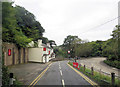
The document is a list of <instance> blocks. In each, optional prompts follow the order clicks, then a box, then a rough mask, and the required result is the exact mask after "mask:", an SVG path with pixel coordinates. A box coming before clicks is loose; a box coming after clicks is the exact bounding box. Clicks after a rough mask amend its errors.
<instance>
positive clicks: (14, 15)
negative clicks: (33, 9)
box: [2, 2, 48, 47]
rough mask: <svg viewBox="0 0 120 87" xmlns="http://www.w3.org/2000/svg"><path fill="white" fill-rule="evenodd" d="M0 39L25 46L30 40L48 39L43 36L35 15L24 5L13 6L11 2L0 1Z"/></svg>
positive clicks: (44, 40)
mask: <svg viewBox="0 0 120 87" xmlns="http://www.w3.org/2000/svg"><path fill="white" fill-rule="evenodd" d="M2 4H3V5H2V33H3V34H2V40H3V41H4V42H11V43H15V44H17V45H18V46H19V47H26V46H27V44H28V43H30V42H31V41H32V40H33V41H37V40H38V39H42V40H43V42H44V43H46V42H48V39H47V38H45V37H43V33H44V31H45V30H44V29H43V27H42V26H41V24H40V23H39V22H38V21H36V19H35V16H34V15H33V14H32V13H30V12H29V11H27V10H26V9H25V8H24V7H20V6H15V7H13V6H12V4H13V3H9V2H3V3H2Z"/></svg>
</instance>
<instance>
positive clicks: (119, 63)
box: [104, 60, 120, 69]
mask: <svg viewBox="0 0 120 87" xmlns="http://www.w3.org/2000/svg"><path fill="white" fill-rule="evenodd" d="M104 62H105V63H106V64H108V65H110V66H112V67H116V68H118V69H120V61H117V60H115V61H110V60H104Z"/></svg>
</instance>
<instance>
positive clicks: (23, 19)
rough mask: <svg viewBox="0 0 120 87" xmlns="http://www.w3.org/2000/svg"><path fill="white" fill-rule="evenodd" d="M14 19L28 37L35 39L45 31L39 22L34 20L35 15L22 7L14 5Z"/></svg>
mask: <svg viewBox="0 0 120 87" xmlns="http://www.w3.org/2000/svg"><path fill="white" fill-rule="evenodd" d="M15 10H16V15H15V16H16V20H17V24H18V26H19V27H20V29H21V30H22V32H24V34H25V35H26V36H27V37H28V38H33V40H34V41H37V40H38V39H40V38H41V36H42V35H43V32H44V31H45V30H44V29H43V27H42V26H41V24H40V23H39V22H38V21H36V19H35V16H34V15H33V14H32V13H30V12H29V11H27V10H26V9H25V8H24V7H20V6H16V7H15Z"/></svg>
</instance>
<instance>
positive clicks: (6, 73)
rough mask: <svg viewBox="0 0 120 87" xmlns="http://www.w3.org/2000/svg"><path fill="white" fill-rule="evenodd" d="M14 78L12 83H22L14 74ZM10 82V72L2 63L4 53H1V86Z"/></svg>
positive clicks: (4, 86) (7, 86) (7, 85)
mask: <svg viewBox="0 0 120 87" xmlns="http://www.w3.org/2000/svg"><path fill="white" fill-rule="evenodd" d="M13 78H14V79H15V81H14V83H13V84H14V85H17V87H18V86H19V85H23V84H22V83H21V82H20V81H18V80H17V78H16V77H15V76H14V77H13ZM9 82H10V72H9V69H8V67H7V66H5V65H4V55H2V86H3V87H9Z"/></svg>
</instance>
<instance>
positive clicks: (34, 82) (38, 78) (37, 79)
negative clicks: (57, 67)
mask: <svg viewBox="0 0 120 87" xmlns="http://www.w3.org/2000/svg"><path fill="white" fill-rule="evenodd" d="M51 64H52V63H51ZM51 64H49V65H48V67H47V68H46V69H45V70H44V71H43V72H42V73H41V74H40V75H39V76H38V77H37V78H36V79H34V80H33V82H32V83H31V84H30V85H29V86H28V87H30V86H32V87H33V86H34V85H35V84H36V83H37V82H38V81H39V80H40V78H41V77H42V76H43V75H44V74H45V72H46V71H47V70H48V68H49V67H50V66H51Z"/></svg>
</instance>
